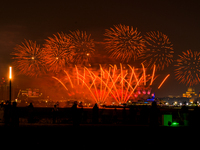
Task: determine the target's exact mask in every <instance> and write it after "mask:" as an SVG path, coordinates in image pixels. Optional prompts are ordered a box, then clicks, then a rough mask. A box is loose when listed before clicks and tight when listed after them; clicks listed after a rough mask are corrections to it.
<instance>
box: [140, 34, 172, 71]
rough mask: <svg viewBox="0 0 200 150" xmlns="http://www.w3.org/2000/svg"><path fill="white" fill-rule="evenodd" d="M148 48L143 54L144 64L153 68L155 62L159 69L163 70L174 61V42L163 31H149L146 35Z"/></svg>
mask: <svg viewBox="0 0 200 150" xmlns="http://www.w3.org/2000/svg"><path fill="white" fill-rule="evenodd" d="M144 38H145V44H146V50H145V51H144V53H143V54H142V55H141V58H142V59H144V60H145V61H144V64H146V65H148V66H150V67H151V68H153V65H154V64H155V65H156V67H157V69H158V70H163V69H164V67H168V66H169V64H171V63H172V62H173V53H174V51H173V44H172V43H171V42H170V41H169V38H168V36H166V35H165V34H163V33H162V32H159V31H157V32H155V31H151V32H147V34H146V35H145V36H144Z"/></svg>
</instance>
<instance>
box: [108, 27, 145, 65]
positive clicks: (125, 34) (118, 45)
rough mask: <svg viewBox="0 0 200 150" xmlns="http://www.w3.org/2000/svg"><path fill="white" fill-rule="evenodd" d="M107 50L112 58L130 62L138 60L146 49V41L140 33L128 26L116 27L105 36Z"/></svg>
mask: <svg viewBox="0 0 200 150" xmlns="http://www.w3.org/2000/svg"><path fill="white" fill-rule="evenodd" d="M104 36H106V38H105V44H106V49H107V50H108V52H109V53H111V57H112V58H116V59H121V60H122V61H123V62H128V61H129V60H130V59H132V58H133V59H134V60H136V59H137V57H138V56H139V55H140V54H141V52H142V51H143V48H144V40H143V39H142V36H140V32H138V31H137V28H136V29H133V27H132V26H131V27H129V26H126V25H121V24H119V25H114V28H110V29H106V32H105V34H104Z"/></svg>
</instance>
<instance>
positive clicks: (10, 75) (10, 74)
mask: <svg viewBox="0 0 200 150" xmlns="http://www.w3.org/2000/svg"><path fill="white" fill-rule="evenodd" d="M9 79H10V97H9V98H10V99H9V103H10V104H11V79H12V67H9Z"/></svg>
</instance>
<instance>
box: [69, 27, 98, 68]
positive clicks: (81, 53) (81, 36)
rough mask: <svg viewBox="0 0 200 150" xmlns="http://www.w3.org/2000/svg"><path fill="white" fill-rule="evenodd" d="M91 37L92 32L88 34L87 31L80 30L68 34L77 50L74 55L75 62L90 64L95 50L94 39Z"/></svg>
mask: <svg viewBox="0 0 200 150" xmlns="http://www.w3.org/2000/svg"><path fill="white" fill-rule="evenodd" d="M90 37H91V35H90V34H89V35H87V34H86V32H85V31H79V30H77V31H74V32H71V34H68V38H69V39H70V41H71V43H72V45H73V49H74V51H75V55H74V56H73V62H74V63H75V64H84V65H87V64H88V61H89V59H90V57H91V56H92V54H93V53H94V51H95V49H94V46H95V44H94V42H93V39H91V38H90Z"/></svg>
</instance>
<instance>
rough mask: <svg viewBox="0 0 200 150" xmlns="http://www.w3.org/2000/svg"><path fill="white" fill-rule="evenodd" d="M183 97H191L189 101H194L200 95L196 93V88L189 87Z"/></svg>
mask: <svg viewBox="0 0 200 150" xmlns="http://www.w3.org/2000/svg"><path fill="white" fill-rule="evenodd" d="M183 97H186V98H189V101H190V102H191V103H193V102H194V101H195V100H196V99H197V98H198V97H199V95H198V94H196V93H195V89H194V88H191V87H189V88H188V90H187V91H186V92H185V93H183Z"/></svg>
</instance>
